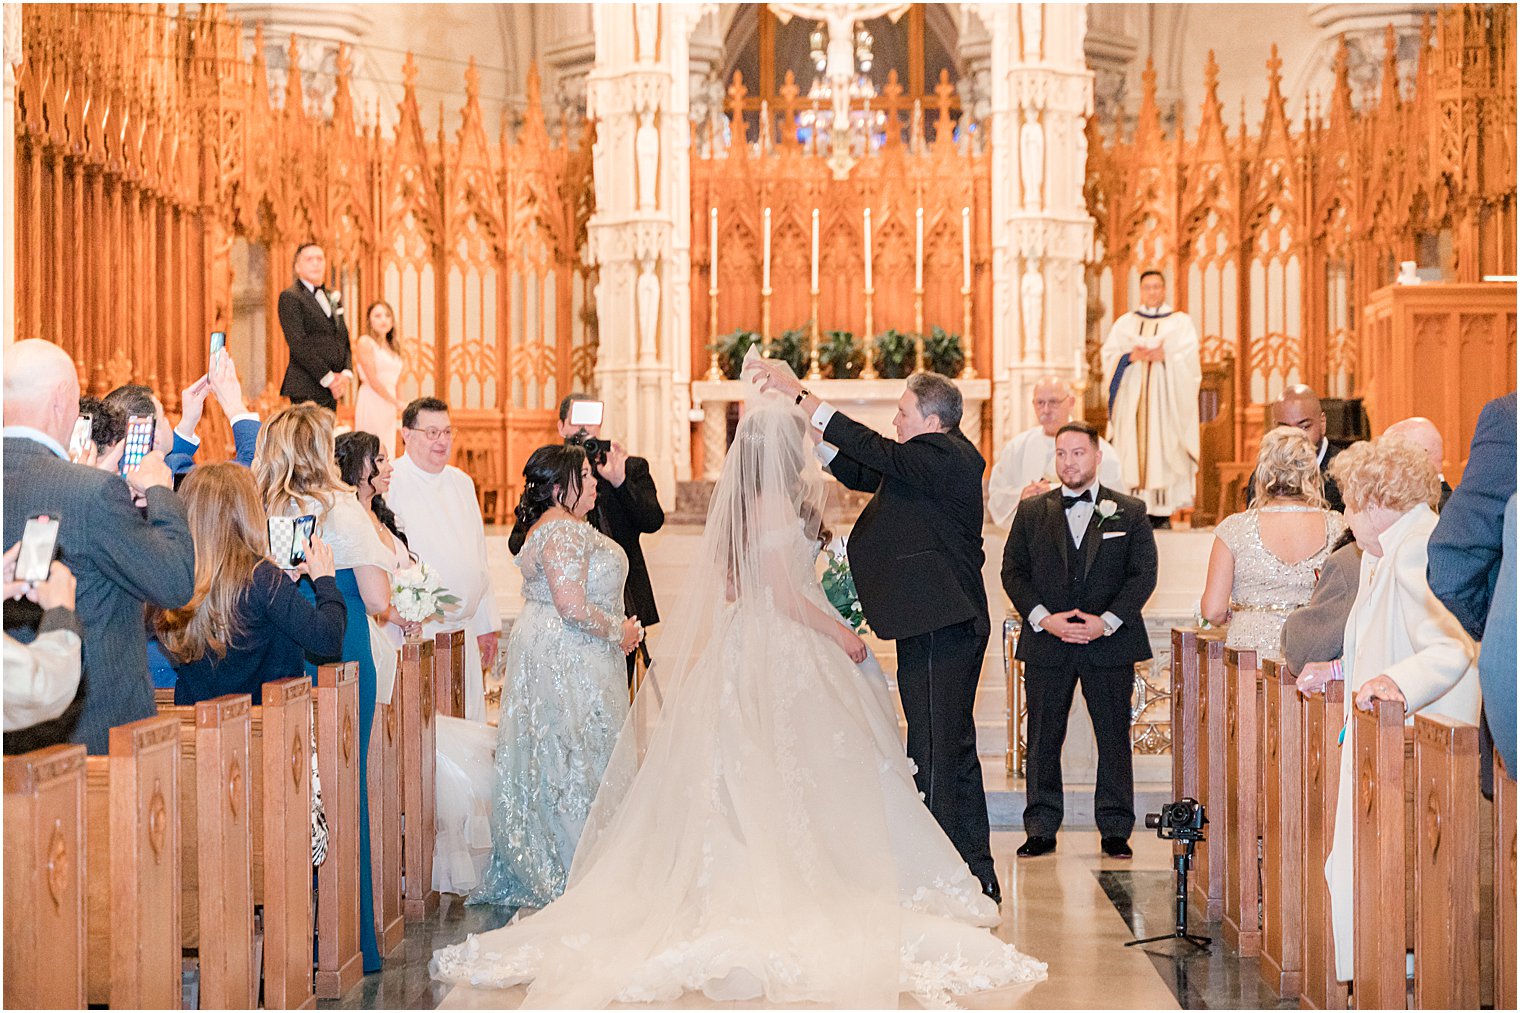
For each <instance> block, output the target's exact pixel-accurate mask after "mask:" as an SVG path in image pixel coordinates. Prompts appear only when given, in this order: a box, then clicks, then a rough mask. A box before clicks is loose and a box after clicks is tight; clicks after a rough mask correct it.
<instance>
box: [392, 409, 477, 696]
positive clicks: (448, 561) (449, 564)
mask: <svg viewBox="0 0 1520 1013" xmlns="http://www.w3.org/2000/svg"><path fill="white" fill-rule="evenodd" d="M401 440H402V443H403V444H404V445H405V446H406V454H405V455H404V456H402V457H400V458H399V459H397V461H396V463H395V471H394V473H393V474H392V475H391V490H390V493H389V494H388V495H387V496H386V500H387V501H388V502H389V504H390V507H391V509H392V510H394V511H395V512H396V520H397V522H398V524H399V526H400V527H401V530H402V531H404V532H406V540H407V544H408V545H409V546H410V548H411V550H412V552H414V553H416V555H417V558H418V559H421V560H422V561H423V562H425V563H427V564H428V565H429V566H431V567H432V568H433V569H434V570H437V571H438V576H439V578H440V579H441V580H442V582H443V586H444V587H445V588H447V589H448V590H449V592H450V593H451V594H454V595H456V596H458V598H459V604H458V605H454V606H450V607H449V609H448V611H447V613H446V614H445V616H444V618H443V620H441V621H440V622H436V623H427V624H426V625H425V626H424V627H423V632H424V634H425V635H426V636H428V637H432V636H434V635H436V634H439V633H445V632H449V631H452V630H464V631H465V632H466V633H467V634H469V635H468V636H466V637H465V638H464V653H465V660H464V716H465V717H466V718H467V719H468V720H470V721H484V720H485V718H486V698H485V676H484V670H489V669H490V668H491V666H492V664H493V663H494V662H495V660H496V647H497V641H498V638H499V637H500V634H501V613H500V612H498V611H497V608H496V592H495V590H494V589H493V588H492V586H491V571H490V568H489V566H488V564H487V561H486V529H485V522H484V520H483V519H482V518H481V516H480V504H479V501H478V500H476V498H475V483H474V482H473V481H471V480H470V476H469V475H466V474H465V473H464V472H463V471H460V470H459V469H458V468H455V467H453V466H452V465H450V464H449V453H450V451H452V450H453V447H454V429H453V426H452V424H451V422H450V420H449V408H448V405H446V404H444V403H443V402H442V401H440V400H438V399H437V398H431V397H425V398H418V399H417V400H415V401H413V402H412V403H411V404H409V405H407V406H406V409H405V410H404V411H403V412H402V413H401Z"/></svg>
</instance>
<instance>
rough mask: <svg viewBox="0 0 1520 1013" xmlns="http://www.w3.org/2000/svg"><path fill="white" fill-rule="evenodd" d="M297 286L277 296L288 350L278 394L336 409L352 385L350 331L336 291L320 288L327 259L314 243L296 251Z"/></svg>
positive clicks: (281, 326) (292, 399)
mask: <svg viewBox="0 0 1520 1013" xmlns="http://www.w3.org/2000/svg"><path fill="white" fill-rule="evenodd" d="M294 269H295V275H296V280H295V284H293V285H291V286H290V287H289V288H287V289H286V290H285V291H283V292H281V293H280V305H279V310H280V329H281V330H282V331H284V332H285V344H287V345H289V346H290V365H289V366H287V367H285V382H284V383H282V384H281V385H280V393H281V394H283V395H284V396H285V397H288V398H290V401H291V403H292V404H298V403H300V402H302V401H315V402H316V403H317V404H319V405H321V406H322V407H324V408H332V409H336V408H337V407H338V398H340V397H342V396H343V394H344V392H345V391H347V390H348V385H349V384H350V383H352V382H353V378H354V373H353V359H352V355H351V353H350V351H349V347H348V325H347V324H346V323H344V321H343V305H342V301H341V299H340V298H339V294H338V293H337V292H336V291H329V290H328V289H326V288H324V287H323V281H324V280H325V279H326V277H327V254H326V253H324V252H323V250H322V247H320V246H318V245H317V244H316V243H302V244H301V245H300V246H299V247H297V248H296V257H295V264H294Z"/></svg>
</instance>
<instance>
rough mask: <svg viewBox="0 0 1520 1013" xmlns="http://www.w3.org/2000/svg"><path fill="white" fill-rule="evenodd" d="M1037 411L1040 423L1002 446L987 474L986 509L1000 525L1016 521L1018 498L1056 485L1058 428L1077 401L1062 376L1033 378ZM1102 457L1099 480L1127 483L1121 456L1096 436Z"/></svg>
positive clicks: (1111, 484) (1116, 485) (1113, 485)
mask: <svg viewBox="0 0 1520 1013" xmlns="http://www.w3.org/2000/svg"><path fill="white" fill-rule="evenodd" d="M1033 400H1034V415H1035V419H1036V420H1037V421H1038V422H1039V425H1037V426H1034V427H1033V428H1031V429H1026V430H1024V431H1023V432H1022V433H1019V434H1018V435H1017V436H1015V437H1014V438H1013V439H1011V440H1009V441H1008V445H1007V446H1005V447H1004V448H1003V452H1002V453H1001V454H999V455H998V458H997V463H996V464H994V465H993V466H992V474H991V475H990V476H989V477H988V479H987V510H988V512H990V513H991V514H992V522H993V523H994V524H996V525H997V526H998V527H1000V528H1008V527H1010V526H1012V524H1013V515H1014V514H1015V513H1017V512H1018V509H1019V503H1021V502H1022V501H1023V500H1026V499H1028V498H1030V497H1031V496H1039V495H1042V494H1044V493H1047V492H1049V491H1050V490H1051V489H1053V488H1055V485H1056V483H1058V482H1059V481H1060V479H1058V478H1057V477H1056V432H1057V431H1058V430H1059V429H1060V428H1061V427H1062V426H1064V425H1065V424H1066V423H1068V422H1070V421H1071V411H1072V408H1073V406H1075V404H1076V398H1075V397H1074V396H1073V395H1072V392H1071V387H1070V385H1068V384H1067V383H1066V381H1065V380H1062V379H1061V378H1060V377H1058V376H1042V377H1040V378H1039V379H1038V380H1036V381H1035V382H1034V398H1033ZM1098 446H1099V448H1100V449H1101V450H1102V451H1103V459H1102V460H1101V461H1100V462H1099V464H1098V481H1099V482H1101V483H1102V484H1103V485H1105V486H1107V487H1108V488H1110V489H1119V488H1122V487H1123V474H1122V473H1121V471H1120V469H1119V455H1118V453H1117V452H1115V450H1114V448H1113V447H1111V446H1109V444H1108V441H1107V440H1104V439H1100V440H1098Z"/></svg>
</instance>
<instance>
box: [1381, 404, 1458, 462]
mask: <svg viewBox="0 0 1520 1013" xmlns="http://www.w3.org/2000/svg"><path fill="white" fill-rule="evenodd" d="M1383 435H1385V436H1402V437H1403V438H1404V439H1406V440H1408V441H1409V442H1410V443H1413V444H1414V445H1415V446H1417V447H1419V448H1420V449H1421V450H1423V451H1425V454H1426V456H1428V457H1429V458H1430V463H1431V464H1433V465H1435V467H1436V472H1437V473H1439V472H1440V471H1441V470H1442V465H1441V462H1442V460H1444V459H1445V457H1446V441H1445V440H1443V439H1441V430H1439V429H1437V428H1436V424H1435V423H1434V422H1432V421H1430V420H1429V419H1427V418H1425V417H1424V416H1423V415H1416V416H1414V417H1413V418H1407V419H1400V420H1399V421H1398V422H1395V423H1394V424H1393V425H1391V426H1389V427H1388V428H1387V429H1386V430H1385V431H1384V433H1383Z"/></svg>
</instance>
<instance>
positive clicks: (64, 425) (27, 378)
mask: <svg viewBox="0 0 1520 1013" xmlns="http://www.w3.org/2000/svg"><path fill="white" fill-rule="evenodd" d="M4 390H5V424H6V425H8V426H30V427H32V428H33V429H40V430H41V431H42V432H44V433H47V434H48V435H49V436H51V437H52V438H53V439H55V440H57V441H58V442H59V443H62V444H67V443H68V441H69V434H70V432H72V430H73V428H74V420H75V419H77V418H78V417H79V374H78V373H77V372H76V371H75V369H74V360H73V359H70V358H69V354H68V353H67V352H65V351H64V350H63V349H61V348H59V347H58V346H57V345H55V344H53V343H52V342H51V341H42V340H40V339H36V338H31V339H28V340H26V341H18V342H16V343H15V344H13V345H11V346H10V347H9V348H7V349H6V350H5V385H4Z"/></svg>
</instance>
